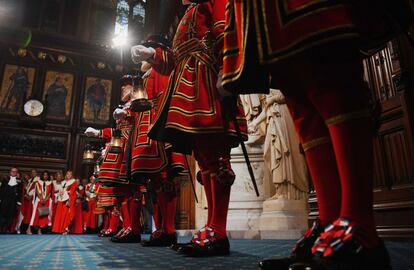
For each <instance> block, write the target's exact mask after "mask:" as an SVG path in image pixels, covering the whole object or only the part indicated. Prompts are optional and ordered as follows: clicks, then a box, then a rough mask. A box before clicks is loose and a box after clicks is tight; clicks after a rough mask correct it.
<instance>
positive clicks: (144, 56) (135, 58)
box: [131, 45, 155, 64]
mask: <svg viewBox="0 0 414 270" xmlns="http://www.w3.org/2000/svg"><path fill="white" fill-rule="evenodd" d="M154 54H155V49H154V48H151V47H145V46H142V45H136V46H132V48H131V58H132V62H134V63H135V64H139V63H141V62H142V61H146V60H148V59H149V58H151V57H153V56H154Z"/></svg>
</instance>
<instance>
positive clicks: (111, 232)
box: [102, 230, 117, 237]
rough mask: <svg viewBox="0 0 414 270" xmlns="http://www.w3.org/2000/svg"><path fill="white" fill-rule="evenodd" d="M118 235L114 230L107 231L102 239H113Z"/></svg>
mask: <svg viewBox="0 0 414 270" xmlns="http://www.w3.org/2000/svg"><path fill="white" fill-rule="evenodd" d="M116 234H117V233H116V232H114V231H112V230H106V231H105V232H104V233H103V235H102V237H112V236H114V235H116Z"/></svg>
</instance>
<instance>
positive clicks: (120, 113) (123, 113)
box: [113, 108, 127, 120]
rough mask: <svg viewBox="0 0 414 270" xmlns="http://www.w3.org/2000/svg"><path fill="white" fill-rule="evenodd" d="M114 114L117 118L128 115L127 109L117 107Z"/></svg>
mask: <svg viewBox="0 0 414 270" xmlns="http://www.w3.org/2000/svg"><path fill="white" fill-rule="evenodd" d="M113 116H114V119H115V120H120V119H124V118H125V117H126V116H127V111H125V110H124V109H120V108H117V109H115V111H114V113H113Z"/></svg>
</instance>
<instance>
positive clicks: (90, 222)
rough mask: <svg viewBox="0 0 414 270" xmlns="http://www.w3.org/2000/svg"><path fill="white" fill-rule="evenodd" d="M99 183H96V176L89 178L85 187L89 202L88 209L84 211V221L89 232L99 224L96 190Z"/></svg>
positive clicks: (86, 197)
mask: <svg viewBox="0 0 414 270" xmlns="http://www.w3.org/2000/svg"><path fill="white" fill-rule="evenodd" d="M98 187H99V183H96V178H95V176H93V175H92V176H91V177H90V178H89V183H88V184H87V185H86V188H85V200H86V202H87V204H88V209H87V210H86V211H84V213H85V216H84V222H85V228H86V231H87V232H94V231H96V228H97V226H98V215H97V214H96V192H97V190H98Z"/></svg>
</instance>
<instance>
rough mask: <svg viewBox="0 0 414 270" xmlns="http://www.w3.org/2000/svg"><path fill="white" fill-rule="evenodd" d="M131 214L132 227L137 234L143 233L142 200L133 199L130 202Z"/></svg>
mask: <svg viewBox="0 0 414 270" xmlns="http://www.w3.org/2000/svg"><path fill="white" fill-rule="evenodd" d="M129 214H130V217H131V228H132V232H133V233H134V234H135V235H138V234H140V233H141V201H140V200H136V199H131V201H130V202H129Z"/></svg>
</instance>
